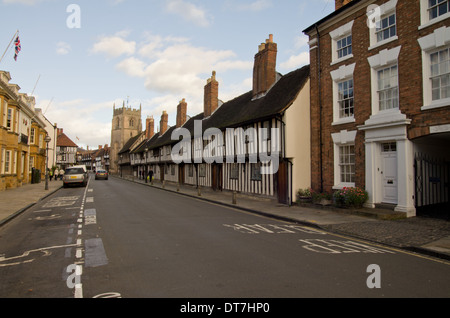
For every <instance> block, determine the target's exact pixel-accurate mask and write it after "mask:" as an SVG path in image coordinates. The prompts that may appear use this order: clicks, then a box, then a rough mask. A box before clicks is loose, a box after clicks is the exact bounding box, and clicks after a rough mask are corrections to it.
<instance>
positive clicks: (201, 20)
mask: <svg viewBox="0 0 450 318" xmlns="http://www.w3.org/2000/svg"><path fill="white" fill-rule="evenodd" d="M166 10H167V11H168V12H170V13H174V14H176V15H179V16H181V17H182V18H184V19H185V20H186V21H188V22H192V23H194V24H196V25H198V26H201V27H207V26H209V25H210V21H209V19H208V17H207V14H206V11H205V10H204V9H202V8H200V7H198V6H196V5H194V4H192V3H190V2H188V1H185V0H168V1H167V3H166Z"/></svg>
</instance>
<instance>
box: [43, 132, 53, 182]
mask: <svg viewBox="0 0 450 318" xmlns="http://www.w3.org/2000/svg"><path fill="white" fill-rule="evenodd" d="M51 140H52V139H51V138H50V136H49V135H48V134H47V136H45V139H44V141H45V142H46V143H47V153H46V160H45V161H46V164H45V190H48V143H49V142H50V141H51Z"/></svg>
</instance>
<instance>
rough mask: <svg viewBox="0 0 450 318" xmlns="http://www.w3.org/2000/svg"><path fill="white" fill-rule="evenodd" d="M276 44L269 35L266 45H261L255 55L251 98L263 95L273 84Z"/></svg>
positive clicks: (275, 73)
mask: <svg viewBox="0 0 450 318" xmlns="http://www.w3.org/2000/svg"><path fill="white" fill-rule="evenodd" d="M277 53H278V47H277V44H276V43H274V42H273V35H272V34H270V35H269V38H268V39H267V40H266V43H262V44H261V45H260V46H259V48H258V53H257V54H256V55H255V64H254V66H253V97H258V96H259V95H262V94H265V93H266V92H267V91H268V90H269V89H270V88H271V87H272V85H273V84H274V83H275V81H276V78H277V72H276V64H277Z"/></svg>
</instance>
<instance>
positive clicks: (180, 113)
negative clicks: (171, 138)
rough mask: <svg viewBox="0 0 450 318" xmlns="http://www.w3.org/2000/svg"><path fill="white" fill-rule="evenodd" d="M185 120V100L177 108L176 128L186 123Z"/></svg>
mask: <svg viewBox="0 0 450 318" xmlns="http://www.w3.org/2000/svg"><path fill="white" fill-rule="evenodd" d="M186 120H187V103H186V100H185V99H184V98H183V100H181V101H180V103H179V104H178V106H177V128H180V127H181V126H183V125H184V124H185V123H186Z"/></svg>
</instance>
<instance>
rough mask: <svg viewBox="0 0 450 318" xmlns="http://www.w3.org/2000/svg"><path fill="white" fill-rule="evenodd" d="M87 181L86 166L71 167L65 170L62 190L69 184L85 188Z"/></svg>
mask: <svg viewBox="0 0 450 318" xmlns="http://www.w3.org/2000/svg"><path fill="white" fill-rule="evenodd" d="M88 180H89V175H88V172H87V169H86V166H73V167H70V168H67V169H66V170H65V172H64V176H63V184H64V188H67V186H69V185H71V184H74V185H81V186H83V187H85V186H86V185H87V183H88Z"/></svg>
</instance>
